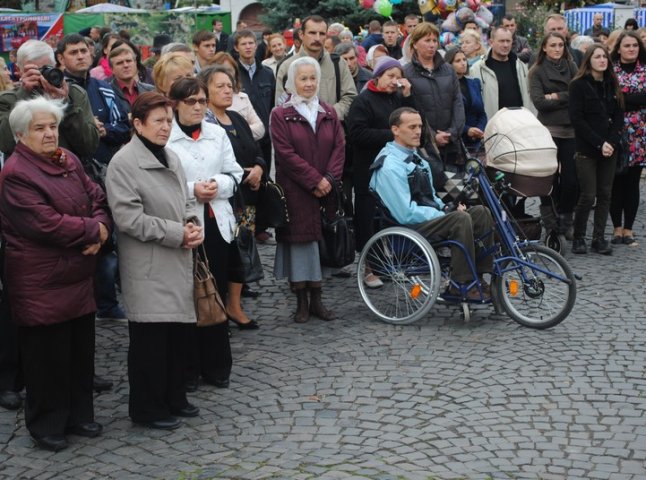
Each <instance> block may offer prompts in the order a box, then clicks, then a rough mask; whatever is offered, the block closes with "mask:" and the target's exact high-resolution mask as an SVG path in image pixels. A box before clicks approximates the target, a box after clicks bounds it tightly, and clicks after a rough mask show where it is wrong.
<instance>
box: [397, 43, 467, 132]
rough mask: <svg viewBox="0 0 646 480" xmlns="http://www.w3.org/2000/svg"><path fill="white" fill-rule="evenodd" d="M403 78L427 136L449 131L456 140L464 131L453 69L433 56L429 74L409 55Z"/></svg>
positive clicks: (460, 104)
mask: <svg viewBox="0 0 646 480" xmlns="http://www.w3.org/2000/svg"><path fill="white" fill-rule="evenodd" d="M404 76H405V77H406V78H407V79H408V81H409V82H410V83H411V85H412V90H411V91H412V97H414V98H415V104H416V107H417V110H418V111H419V112H420V113H421V114H422V117H423V118H425V119H426V121H427V122H428V126H429V127H430V128H431V134H432V135H433V136H435V134H436V133H437V131H438V130H442V131H444V132H449V133H450V134H451V140H452V141H456V140H458V139H459V138H460V136H461V135H462V129H463V128H464V105H463V104H462V92H461V91H460V85H459V83H458V77H457V75H456V74H455V71H454V70H453V67H451V66H450V65H448V64H447V63H445V62H444V60H443V59H442V56H441V55H440V54H439V53H437V54H436V55H435V58H434V68H433V72H429V71H428V70H427V69H426V68H424V67H423V66H422V65H421V64H420V63H419V62H418V60H417V57H416V56H415V55H413V58H412V60H411V63H409V64H407V65H406V66H405V67H404Z"/></svg>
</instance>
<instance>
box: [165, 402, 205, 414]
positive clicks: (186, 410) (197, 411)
mask: <svg viewBox="0 0 646 480" xmlns="http://www.w3.org/2000/svg"><path fill="white" fill-rule="evenodd" d="M170 413H172V414H173V415H176V416H178V417H197V416H198V415H199V414H200V409H199V408H197V407H196V406H195V405H191V404H190V403H189V404H188V405H186V406H185V407H184V408H180V409H179V410H171V411H170Z"/></svg>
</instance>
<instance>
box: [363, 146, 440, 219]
mask: <svg viewBox="0 0 646 480" xmlns="http://www.w3.org/2000/svg"><path fill="white" fill-rule="evenodd" d="M411 155H415V156H416V157H417V158H416V159H419V160H420V161H421V165H419V166H420V167H421V168H423V169H425V170H426V171H427V172H428V176H429V180H430V184H431V190H432V189H433V187H432V185H433V179H432V177H431V167H430V165H429V164H428V162H427V161H426V160H424V159H423V158H422V157H421V156H419V154H417V152H416V151H415V150H409V149H408V148H405V147H402V146H401V145H398V144H397V143H395V142H388V143H387V144H386V146H385V147H384V148H382V149H381V152H379V155H377V159H379V158H381V157H385V158H384V160H383V164H382V165H381V167H380V168H375V169H374V171H373V173H372V178H371V179H370V188H371V190H373V191H374V192H376V193H377V195H379V198H380V199H381V201H382V203H383V204H384V205H385V207H386V208H387V209H388V211H389V212H390V214H391V215H392V217H393V218H394V219H395V220H396V221H397V223H399V224H401V225H415V224H418V223H423V222H428V221H429V220H434V219H436V218H440V217H442V216H444V212H443V211H441V210H438V209H436V208H433V207H427V206H422V205H418V204H417V202H415V201H414V200H412V199H411V191H410V187H409V185H408V175H409V174H410V173H411V172H412V171H413V170H414V169H415V167H416V166H418V165H416V164H415V163H414V162H412V161H407V159H409V157H411ZM378 163H379V162H375V164H374V165H375V167H378ZM432 194H433V199H434V200H435V202H437V204H438V205H439V207H440V208H444V203H443V202H442V200H440V199H439V198H438V196H437V195H435V191H433V192H432Z"/></svg>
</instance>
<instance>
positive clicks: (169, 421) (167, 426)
mask: <svg viewBox="0 0 646 480" xmlns="http://www.w3.org/2000/svg"><path fill="white" fill-rule="evenodd" d="M135 423H138V424H139V425H141V426H144V427H148V428H155V429H157V430H175V429H176V428H179V426H180V425H181V424H182V422H180V421H179V420H178V419H176V418H175V417H168V418H165V419H164V420H153V421H152V422H135Z"/></svg>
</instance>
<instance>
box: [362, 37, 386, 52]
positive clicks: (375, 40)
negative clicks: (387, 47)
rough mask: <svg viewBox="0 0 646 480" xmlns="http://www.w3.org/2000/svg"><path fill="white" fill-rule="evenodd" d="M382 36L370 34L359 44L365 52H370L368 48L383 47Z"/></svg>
mask: <svg viewBox="0 0 646 480" xmlns="http://www.w3.org/2000/svg"><path fill="white" fill-rule="evenodd" d="M383 43H384V36H383V35H382V34H381V33H370V34H368V35H366V38H365V39H364V41H363V42H362V43H361V46H362V47H363V48H365V49H366V52H367V51H368V50H370V47H374V46H375V45H383Z"/></svg>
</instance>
